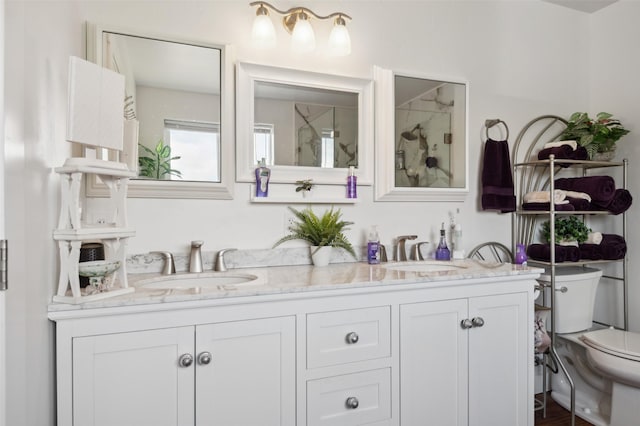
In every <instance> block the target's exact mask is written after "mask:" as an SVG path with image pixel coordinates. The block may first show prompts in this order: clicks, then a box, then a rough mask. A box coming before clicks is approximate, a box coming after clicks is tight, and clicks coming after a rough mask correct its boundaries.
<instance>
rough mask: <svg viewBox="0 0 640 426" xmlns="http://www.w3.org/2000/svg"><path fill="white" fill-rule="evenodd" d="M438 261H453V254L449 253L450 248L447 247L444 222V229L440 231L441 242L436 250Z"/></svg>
mask: <svg viewBox="0 0 640 426" xmlns="http://www.w3.org/2000/svg"><path fill="white" fill-rule="evenodd" d="M436 260H451V252H450V251H449V247H447V237H446V235H445V230H444V222H442V229H440V242H439V243H438V247H437V248H436Z"/></svg>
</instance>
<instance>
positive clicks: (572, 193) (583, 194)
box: [564, 191, 591, 202]
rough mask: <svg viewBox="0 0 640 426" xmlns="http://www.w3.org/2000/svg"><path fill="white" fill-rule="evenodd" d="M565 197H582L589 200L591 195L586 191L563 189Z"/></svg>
mask: <svg viewBox="0 0 640 426" xmlns="http://www.w3.org/2000/svg"><path fill="white" fill-rule="evenodd" d="M564 194H565V196H566V197H571V198H582V199H583V200H587V201H589V202H591V196H590V195H589V194H587V193H586V192H577V191H564Z"/></svg>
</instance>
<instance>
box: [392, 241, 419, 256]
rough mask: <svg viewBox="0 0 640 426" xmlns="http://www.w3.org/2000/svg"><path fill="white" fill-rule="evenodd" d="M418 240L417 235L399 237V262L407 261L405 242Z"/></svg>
mask: <svg viewBox="0 0 640 426" xmlns="http://www.w3.org/2000/svg"><path fill="white" fill-rule="evenodd" d="M416 238H418V236H417V235H401V236H399V237H398V245H397V250H396V260H398V261H404V260H407V251H406V249H405V242H406V241H407V240H415V239H416Z"/></svg>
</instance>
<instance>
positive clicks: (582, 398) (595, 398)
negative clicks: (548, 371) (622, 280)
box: [539, 267, 640, 426]
mask: <svg viewBox="0 0 640 426" xmlns="http://www.w3.org/2000/svg"><path fill="white" fill-rule="evenodd" d="M601 276H602V271H600V270H598V269H594V268H581V267H567V268H564V267H561V268H556V277H555V278H556V284H555V286H556V295H555V300H554V304H555V311H556V312H555V319H556V324H555V325H556V327H555V328H556V336H555V339H556V341H555V347H556V351H557V353H558V356H559V357H560V359H561V360H562V363H563V364H564V366H565V367H566V368H567V370H568V372H569V375H570V376H571V379H572V380H573V382H574V385H575V397H576V400H575V404H576V405H575V407H576V415H578V416H580V417H582V418H584V419H585V420H587V421H589V422H590V423H593V424H594V425H596V426H629V425H635V424H640V422H639V419H640V333H633V332H628V331H622V330H616V329H613V328H604V327H598V326H596V325H594V324H592V320H593V308H594V303H595V296H596V290H597V287H598V283H599V281H600V277H601ZM539 281H541V283H542V284H546V285H548V284H549V282H550V281H551V277H550V275H549V274H548V273H545V274H542V275H541V276H540V278H539ZM558 290H560V291H558ZM547 291H548V289H547ZM551 389H552V392H551V397H552V398H553V399H554V400H555V401H556V402H558V403H559V404H560V405H562V406H563V407H565V408H566V409H570V408H571V386H570V385H569V382H568V380H567V378H566V377H565V375H564V374H563V373H562V372H561V371H560V372H558V374H552V375H551Z"/></svg>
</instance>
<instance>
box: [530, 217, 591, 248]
mask: <svg viewBox="0 0 640 426" xmlns="http://www.w3.org/2000/svg"><path fill="white" fill-rule="evenodd" d="M589 232H591V229H590V228H588V227H587V225H585V224H584V222H582V221H581V220H580V219H578V218H577V217H576V216H568V217H556V219H555V242H556V244H561V245H577V244H578V243H584V242H585V241H587V238H588V237H589ZM542 237H543V238H544V239H545V240H546V241H547V242H550V241H551V226H550V222H549V221H548V220H547V221H545V222H544V223H543V224H542Z"/></svg>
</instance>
